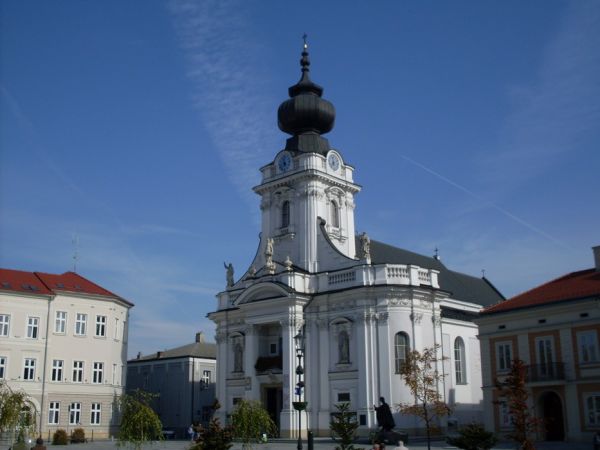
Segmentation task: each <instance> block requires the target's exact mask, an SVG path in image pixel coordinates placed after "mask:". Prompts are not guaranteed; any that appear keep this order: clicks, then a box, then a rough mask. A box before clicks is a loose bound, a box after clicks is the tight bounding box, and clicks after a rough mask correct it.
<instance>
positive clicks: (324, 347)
mask: <svg viewBox="0 0 600 450" xmlns="http://www.w3.org/2000/svg"><path fill="white" fill-rule="evenodd" d="M317 328H318V333H319V335H318V346H319V356H318V357H319V363H318V364H319V366H318V371H319V372H318V373H319V375H318V376H319V378H318V380H315V381H317V383H318V386H319V403H318V406H317V405H315V408H318V411H319V412H318V418H317V420H318V425H317V427H318V431H319V432H323V431H326V430H328V429H329V421H330V418H331V417H330V414H331V394H330V392H329V323H328V321H327V319H318V320H317ZM319 434H321V433H319Z"/></svg>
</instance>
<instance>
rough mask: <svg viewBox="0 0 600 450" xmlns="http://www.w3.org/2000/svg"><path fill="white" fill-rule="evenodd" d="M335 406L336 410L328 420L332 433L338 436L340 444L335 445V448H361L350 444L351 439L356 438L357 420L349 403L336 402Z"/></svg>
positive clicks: (336, 449) (341, 449) (350, 449)
mask: <svg viewBox="0 0 600 450" xmlns="http://www.w3.org/2000/svg"><path fill="white" fill-rule="evenodd" d="M335 407H336V408H337V412H336V413H334V414H332V417H331V421H330V422H329V428H330V429H331V431H332V432H333V434H334V435H336V436H338V437H339V438H340V445H339V446H337V447H335V450H362V449H357V448H356V447H354V444H352V441H354V439H356V430H357V429H358V422H357V421H356V414H355V413H354V412H352V411H350V403H338V404H336V405H335Z"/></svg>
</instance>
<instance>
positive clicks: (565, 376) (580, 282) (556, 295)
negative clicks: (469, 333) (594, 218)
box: [477, 246, 600, 441]
mask: <svg viewBox="0 0 600 450" xmlns="http://www.w3.org/2000/svg"><path fill="white" fill-rule="evenodd" d="M593 252H594V260H595V265H594V267H593V268H591V269H586V270H579V271H576V272H572V273H569V274H566V275H563V276H561V277H559V278H556V279H555V280H552V281H549V282H547V283H544V284H542V285H540V286H537V287H535V288H533V289H530V290H529V291H526V292H523V293H522V294H519V295H516V296H515V297H512V298H510V299H507V300H504V301H500V302H498V303H496V304H494V305H491V306H488V307H487V308H485V309H484V310H483V311H482V312H481V313H480V317H479V319H478V320H477V324H478V325H479V339H480V343H481V355H482V371H483V374H482V375H483V376H482V378H483V392H484V394H483V398H484V406H485V409H484V410H485V412H486V416H485V423H486V427H487V428H488V429H490V430H493V431H496V432H499V433H502V432H505V431H509V430H510V428H511V418H510V412H509V410H508V406H507V404H506V403H505V402H504V401H503V399H502V398H501V397H499V396H498V391H497V390H496V388H495V387H494V385H495V381H496V380H498V379H500V380H501V379H502V378H503V376H505V375H506V374H507V373H508V372H509V371H510V368H511V365H512V361H514V360H515V359H520V360H522V361H524V362H525V364H526V365H527V373H526V377H527V387H528V389H529V393H530V402H531V408H533V409H534V411H535V414H536V416H537V417H539V418H541V419H543V421H544V423H545V424H546V425H545V426H544V427H543V429H542V430H541V431H540V433H539V434H540V435H539V436H538V438H539V439H544V440H557V441H562V440H565V441H580V440H583V441H587V440H591V437H592V435H593V434H595V433H596V432H597V431H600V345H599V341H598V336H599V335H600V308H599V307H600V246H597V247H594V248H593Z"/></svg>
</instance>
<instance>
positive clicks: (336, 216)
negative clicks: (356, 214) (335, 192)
mask: <svg viewBox="0 0 600 450" xmlns="http://www.w3.org/2000/svg"><path fill="white" fill-rule="evenodd" d="M329 207H330V209H331V210H330V213H331V226H332V227H334V228H339V227H340V209H339V208H338V205H337V203H336V202H335V201H333V200H332V201H331V202H330V204H329Z"/></svg>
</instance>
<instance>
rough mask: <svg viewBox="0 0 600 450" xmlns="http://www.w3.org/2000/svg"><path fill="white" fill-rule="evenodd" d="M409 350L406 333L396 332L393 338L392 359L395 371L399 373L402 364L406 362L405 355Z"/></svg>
mask: <svg viewBox="0 0 600 450" xmlns="http://www.w3.org/2000/svg"><path fill="white" fill-rule="evenodd" d="M409 350H410V345H409V340H408V334H406V333H404V332H400V333H396V336H395V338H394V360H395V367H396V373H400V369H402V364H404V363H405V362H406V355H407V354H408V352H409Z"/></svg>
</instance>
